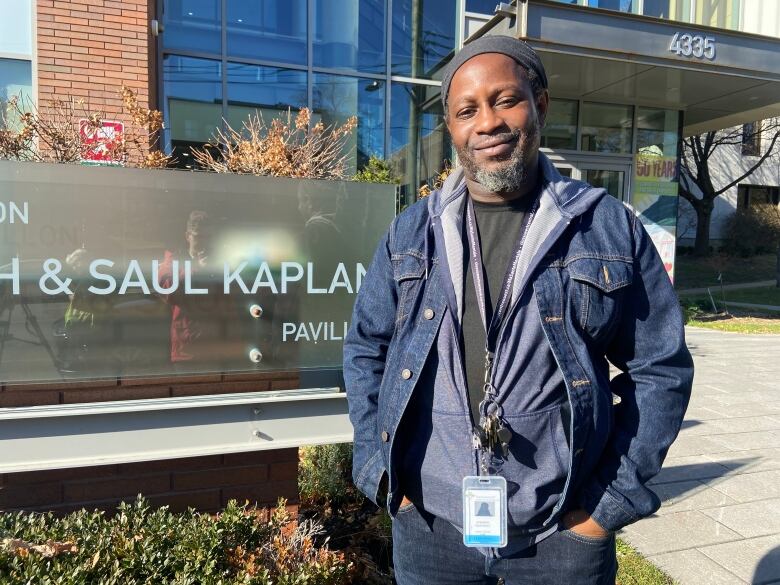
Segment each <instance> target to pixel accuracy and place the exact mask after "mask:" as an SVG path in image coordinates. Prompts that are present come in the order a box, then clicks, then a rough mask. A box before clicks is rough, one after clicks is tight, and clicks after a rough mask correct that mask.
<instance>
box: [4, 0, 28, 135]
mask: <svg viewBox="0 0 780 585" xmlns="http://www.w3.org/2000/svg"><path fill="white" fill-rule="evenodd" d="M0 14H2V15H3V18H2V19H0V128H2V127H4V126H5V125H6V124H10V125H13V123H14V121H13V120H7V119H6V112H7V111H8V110H7V106H8V101H9V100H11V99H13V98H14V97H16V98H19V99H20V100H21V106H22V108H24V109H28V108H29V107H30V106H31V105H32V99H33V91H32V89H33V88H32V85H33V83H32V1H31V0H21V1H20V0H0Z"/></svg>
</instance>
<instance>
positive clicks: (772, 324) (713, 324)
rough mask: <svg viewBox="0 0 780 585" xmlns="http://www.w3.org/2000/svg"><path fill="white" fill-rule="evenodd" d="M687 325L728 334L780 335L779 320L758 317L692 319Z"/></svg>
mask: <svg viewBox="0 0 780 585" xmlns="http://www.w3.org/2000/svg"><path fill="white" fill-rule="evenodd" d="M688 325H692V326H694V327H705V328H707V329H715V330H716V331H727V332H729V333H745V334H753V333H762V334H763V333H770V334H776V335H780V319H762V318H760V317H734V316H730V317H724V318H722V319H717V320H699V319H692V320H691V321H689V322H688Z"/></svg>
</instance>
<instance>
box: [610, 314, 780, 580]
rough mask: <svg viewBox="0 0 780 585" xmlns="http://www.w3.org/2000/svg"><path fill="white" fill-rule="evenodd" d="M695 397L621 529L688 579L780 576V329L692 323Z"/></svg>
mask: <svg viewBox="0 0 780 585" xmlns="http://www.w3.org/2000/svg"><path fill="white" fill-rule="evenodd" d="M687 336H688V337H687V339H688V345H689V347H690V348H691V352H692V353H693V356H694V360H695V363H696V376H695V382H694V388H693V396H692V398H691V404H690V407H689V409H688V413H687V415H686V420H685V423H684V425H683V430H682V432H681V433H680V436H679V437H678V439H677V441H676V442H675V443H674V445H672V448H671V449H670V451H669V455H668V457H667V459H666V462H665V464H664V469H663V470H662V471H661V473H660V474H659V476H658V477H656V478H655V479H654V480H653V482H652V484H653V485H652V488H653V490H655V491H656V493H657V494H658V495H659V496H660V498H661V500H662V501H663V502H664V504H663V506H662V507H661V509H660V510H659V512H658V513H657V514H655V515H654V516H652V517H650V518H646V519H644V520H641V521H640V522H638V523H636V524H633V525H631V526H629V527H627V528H626V529H625V530H623V531H622V532H621V537H622V538H624V539H625V540H627V541H628V542H630V543H631V544H632V545H634V546H635V547H636V548H637V549H639V551H640V552H642V553H643V554H644V555H645V556H647V557H648V558H649V559H650V560H651V561H652V562H653V563H655V564H656V565H658V566H660V567H661V568H663V569H664V570H666V571H667V572H668V573H669V574H670V575H671V576H672V577H674V578H675V579H677V580H678V581H679V583H681V584H682V585H732V584H745V583H751V584H755V585H768V584H770V583H772V584H780V335H741V334H735V333H723V332H719V331H710V330H707V329H696V328H688V329H687Z"/></svg>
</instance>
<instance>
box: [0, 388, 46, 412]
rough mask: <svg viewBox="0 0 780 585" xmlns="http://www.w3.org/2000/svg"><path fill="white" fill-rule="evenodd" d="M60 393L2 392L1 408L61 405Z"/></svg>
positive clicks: (0, 394)
mask: <svg viewBox="0 0 780 585" xmlns="http://www.w3.org/2000/svg"><path fill="white" fill-rule="evenodd" d="M59 402H60V393H59V392H56V391H34V390H3V391H2V392H0V407H3V408H13V407H19V406H43V405H47V404H59Z"/></svg>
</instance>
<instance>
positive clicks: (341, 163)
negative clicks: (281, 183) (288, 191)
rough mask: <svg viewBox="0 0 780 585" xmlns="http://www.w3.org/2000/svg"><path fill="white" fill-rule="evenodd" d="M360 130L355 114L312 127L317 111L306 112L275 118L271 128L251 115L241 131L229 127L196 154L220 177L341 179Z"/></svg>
mask: <svg viewBox="0 0 780 585" xmlns="http://www.w3.org/2000/svg"><path fill="white" fill-rule="evenodd" d="M356 126H357V118H356V117H355V116H352V117H351V118H349V119H348V120H347V121H346V122H345V123H344V124H343V125H341V126H336V125H332V126H327V127H326V126H325V125H324V124H323V123H322V122H317V123H316V124H314V125H312V124H311V112H310V111H309V109H308V108H303V109H301V110H300V111H299V112H298V113H297V114H296V115H295V117H294V118H293V115H292V113H291V112H290V111H289V110H288V112H287V119H286V120H282V119H279V118H275V119H274V120H272V121H271V125H270V126H268V125H267V124H266V123H265V121H264V120H263V118H262V116H261V115H260V114H255V115H251V116H249V117H248V118H247V120H246V121H245V122H244V124H243V126H242V127H241V128H239V129H237V130H236V129H234V128H232V127H231V126H230V125H229V124H228V125H227V129H226V130H225V131H224V132H223V131H222V130H217V132H216V133H215V135H214V138H213V139H212V140H211V143H210V144H209V145H207V147H206V148H203V149H201V148H193V149H192V156H193V158H195V160H196V161H197V162H198V163H199V164H200V165H201V166H202V167H203V168H204V169H207V170H210V171H215V172H217V173H242V174H249V175H270V176H273V177H297V178H307V179H341V178H343V177H344V172H345V170H346V163H347V158H348V156H347V154H345V153H344V149H345V146H346V142H347V138H348V137H349V135H350V134H351V133H352V131H353V130H354V129H355V127H356Z"/></svg>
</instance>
